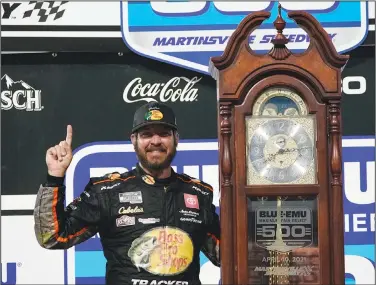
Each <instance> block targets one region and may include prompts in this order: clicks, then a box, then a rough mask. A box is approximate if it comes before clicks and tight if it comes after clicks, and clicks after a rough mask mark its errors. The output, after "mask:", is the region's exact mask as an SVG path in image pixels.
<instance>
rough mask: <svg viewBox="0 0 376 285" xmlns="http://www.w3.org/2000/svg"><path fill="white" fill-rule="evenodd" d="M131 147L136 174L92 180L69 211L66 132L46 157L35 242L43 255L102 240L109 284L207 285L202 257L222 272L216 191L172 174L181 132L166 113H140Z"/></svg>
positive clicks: (145, 109)
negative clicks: (43, 250)
mask: <svg viewBox="0 0 376 285" xmlns="http://www.w3.org/2000/svg"><path fill="white" fill-rule="evenodd" d="M131 140H132V143H133V145H134V148H135V151H136V154H137V157H138V159H139V163H138V164H137V165H136V168H135V169H133V170H131V171H129V172H126V173H122V174H120V173H111V174H108V175H105V176H103V177H97V178H91V179H90V181H89V183H88V184H87V185H86V187H85V189H84V191H83V192H82V193H81V195H80V196H79V197H77V198H76V199H75V200H74V201H73V202H71V203H70V204H69V205H68V206H67V207H66V208H65V206H64V203H65V186H64V184H63V182H64V177H65V172H66V169H67V168H68V166H69V164H70V162H71V160H72V150H71V143H72V127H71V126H70V125H68V127H67V136H66V139H65V141H61V142H60V143H59V144H58V145H56V146H54V147H51V148H50V149H49V150H48V151H47V153H46V163H47V167H48V174H47V181H46V182H45V183H44V184H42V185H41V186H40V189H39V191H38V195H37V200H36V205H35V210H34V220H35V234H36V238H37V240H38V242H39V244H40V245H41V246H42V247H44V248H47V249H67V248H69V247H72V246H74V245H77V244H79V243H82V242H84V241H86V240H87V239H89V238H91V237H92V236H93V235H95V234H96V233H99V235H100V239H101V243H102V246H103V252H104V256H105V258H106V260H107V265H106V284H108V285H110V284H111V285H112V284H114V285H115V284H119V285H120V284H135V285H149V284H174V285H175V284H185V285H188V284H201V282H200V280H199V274H200V261H199V254H200V251H202V252H203V253H204V254H205V255H206V256H207V257H208V259H209V260H210V261H211V262H212V263H213V264H214V265H216V266H220V258H219V240H220V228H219V217H218V215H217V214H216V212H215V207H214V205H213V204H212V202H213V188H212V187H211V186H210V185H208V184H206V183H204V182H202V181H200V180H198V179H195V178H192V177H190V176H188V175H185V174H178V173H176V172H175V171H174V170H173V169H172V168H171V162H172V160H173V158H174V156H175V154H176V146H177V144H178V133H177V126H176V119H175V114H174V112H173V111H172V109H170V108H169V107H168V106H166V105H164V104H160V103H155V102H153V103H148V104H146V105H143V106H141V107H140V108H139V109H138V110H137V111H136V113H135V115H134V121H133V129H132V135H131ZM88 266H90V265H88Z"/></svg>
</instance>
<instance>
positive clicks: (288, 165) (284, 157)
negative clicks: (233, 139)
mask: <svg viewBox="0 0 376 285" xmlns="http://www.w3.org/2000/svg"><path fill="white" fill-rule="evenodd" d="M252 114H253V116H250V117H247V118H246V126H247V149H246V152H247V162H248V163H247V165H248V169H247V183H248V185H250V184H256V185H257V184H314V183H316V160H315V159H316V135H315V134H316V125H315V117H314V115H309V114H308V110H307V106H306V104H305V102H304V101H303V99H302V98H301V97H300V96H299V95H298V94H297V93H295V92H293V91H292V90H289V89H287V88H279V87H273V88H270V89H268V90H266V91H265V92H264V93H263V94H261V95H260V96H259V97H258V99H257V100H256V102H255V104H254V107H253V109H252Z"/></svg>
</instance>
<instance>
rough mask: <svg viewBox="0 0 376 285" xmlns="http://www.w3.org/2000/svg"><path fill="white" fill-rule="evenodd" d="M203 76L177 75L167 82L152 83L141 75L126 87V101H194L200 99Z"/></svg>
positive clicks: (124, 96) (124, 97) (124, 95)
mask: <svg viewBox="0 0 376 285" xmlns="http://www.w3.org/2000/svg"><path fill="white" fill-rule="evenodd" d="M201 79H202V77H198V76H194V77H192V78H188V77H185V76H180V77H178V76H176V77H173V78H171V79H168V80H166V81H165V82H156V83H150V82H148V81H147V80H143V78H141V77H136V78H134V79H133V80H131V81H130V82H129V83H128V84H127V86H126V87H125V89H124V92H123V99H124V101H125V102H126V103H134V102H140V101H144V102H157V101H159V102H163V103H166V102H172V103H174V102H194V101H197V100H198V96H199V88H198V85H197V84H196V83H198V82H199V81H200V80H201Z"/></svg>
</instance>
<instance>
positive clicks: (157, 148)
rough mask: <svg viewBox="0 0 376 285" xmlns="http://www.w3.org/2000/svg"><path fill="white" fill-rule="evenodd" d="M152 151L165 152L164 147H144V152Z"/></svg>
mask: <svg viewBox="0 0 376 285" xmlns="http://www.w3.org/2000/svg"><path fill="white" fill-rule="evenodd" d="M152 151H160V152H166V149H165V148H164V147H156V146H152V147H149V148H147V149H146V152H152Z"/></svg>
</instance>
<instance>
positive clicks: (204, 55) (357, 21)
mask: <svg viewBox="0 0 376 285" xmlns="http://www.w3.org/2000/svg"><path fill="white" fill-rule="evenodd" d="M279 3H281V6H282V16H283V18H284V19H285V21H286V23H287V25H286V29H285V30H284V34H285V35H286V37H287V38H288V39H289V40H290V42H289V43H288V48H289V49H291V50H293V51H301V50H305V49H307V48H308V46H309V43H310V38H309V36H308V35H307V33H306V32H305V31H304V30H303V29H301V28H300V27H298V26H297V24H296V23H295V22H294V21H293V20H291V19H290V18H288V16H287V12H289V11H296V10H303V11H307V12H309V13H311V14H312V15H313V16H314V17H315V18H316V19H317V20H318V21H319V22H320V23H321V25H322V26H323V27H324V29H325V30H326V31H327V32H328V34H329V36H330V38H331V39H332V41H333V43H334V46H335V47H336V49H337V51H338V52H340V53H343V52H347V51H350V50H352V49H354V48H356V47H357V46H358V45H360V44H361V43H362V42H363V41H364V39H365V38H366V36H367V32H368V12H367V3H366V2H360V1H358V2H356V1H354V2H347V1H341V2H338V1H327V2H306V1H304V2H287V1H280V2H279ZM277 6H278V3H277V2H274V1H271V2H267V1H262V2H261V1H257V2H254V1H236V2H234V1H227V2H223V1H158V2H156V1H155V2H154V1H142V2H133V1H123V2H121V9H122V11H121V12H122V14H121V16H122V18H121V24H122V33H123V39H124V41H125V43H126V44H127V45H128V47H129V48H130V49H132V50H133V51H134V52H136V53H138V54H141V55H143V56H146V57H150V58H153V59H157V60H161V61H164V62H167V63H170V64H174V65H178V66H182V67H184V68H188V69H192V70H196V71H199V72H203V73H208V63H209V59H210V57H212V56H218V55H221V54H222V53H223V51H224V49H225V47H226V44H227V43H228V40H229V37H230V36H231V34H232V33H233V31H234V30H235V29H236V27H237V25H238V24H239V23H240V22H241V21H242V20H243V19H244V17H245V16H246V15H248V14H250V13H252V12H256V11H269V12H270V13H271V16H270V18H269V19H267V20H265V21H264V22H263V23H262V25H261V26H260V27H258V29H257V30H256V31H254V32H253V33H252V34H251V35H250V37H249V44H250V46H251V48H252V49H253V50H255V51H256V52H265V51H268V50H270V48H271V47H272V43H271V40H272V39H273V37H274V36H275V34H276V30H275V28H274V26H273V21H274V20H275V18H276V16H277Z"/></svg>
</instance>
